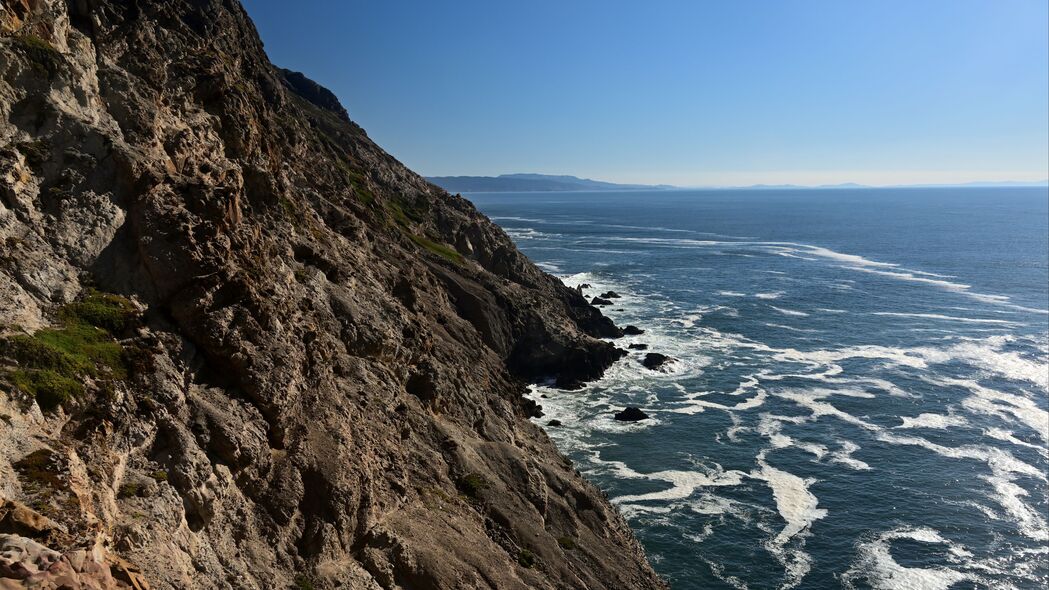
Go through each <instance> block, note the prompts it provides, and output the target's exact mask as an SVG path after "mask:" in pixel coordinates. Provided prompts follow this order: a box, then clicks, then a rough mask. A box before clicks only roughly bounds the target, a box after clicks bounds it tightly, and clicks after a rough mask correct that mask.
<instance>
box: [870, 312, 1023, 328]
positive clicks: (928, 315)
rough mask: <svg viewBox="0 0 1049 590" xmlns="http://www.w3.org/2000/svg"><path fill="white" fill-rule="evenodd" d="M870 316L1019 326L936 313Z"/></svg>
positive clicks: (897, 313) (1014, 323)
mask: <svg viewBox="0 0 1049 590" xmlns="http://www.w3.org/2000/svg"><path fill="white" fill-rule="evenodd" d="M871 315H879V316H889V317H894V318H921V319H928V320H944V321H951V322H964V323H967V324H1001V325H1005V326H1016V325H1019V324H1017V323H1016V322H1010V321H1008V320H995V319H984V318H963V317H957V316H950V315H942V314H938V313H900V312H895V311H875V312H873V313H872V314H871Z"/></svg>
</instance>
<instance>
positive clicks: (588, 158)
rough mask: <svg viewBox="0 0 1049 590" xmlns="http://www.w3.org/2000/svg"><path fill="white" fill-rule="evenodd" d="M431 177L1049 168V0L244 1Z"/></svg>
mask: <svg viewBox="0 0 1049 590" xmlns="http://www.w3.org/2000/svg"><path fill="white" fill-rule="evenodd" d="M244 4H245V6H246V8H247V10H248V12H249V13H250V14H251V16H252V17H253V18H254V19H255V23H256V25H257V27H258V29H259V32H260V34H261V35H262V39H263V41H264V43H265V45H266V50H267V52H268V53H269V56H270V59H271V60H272V61H273V62H274V63H276V64H277V65H280V66H282V67H286V68H290V69H294V70H299V71H302V72H304V73H305V74H306V75H307V76H309V77H311V78H313V79H314V80H316V81H318V82H319V83H321V84H323V85H324V86H327V87H328V88H330V89H331V90H332V91H333V92H335V94H337V95H338V96H339V98H340V99H341V100H342V102H343V104H344V105H345V106H346V108H347V110H348V111H349V112H350V116H351V118H353V119H354V120H355V121H357V122H358V123H359V124H361V126H363V127H364V128H365V129H366V130H367V131H368V133H369V135H371V137H372V138H374V139H375V140H376V141H377V142H378V143H379V144H380V145H382V146H383V147H384V148H386V149H387V150H388V151H389V152H391V153H392V154H393V155H394V156H396V157H397V158H399V159H400V160H401V161H403V162H404V163H405V164H407V165H408V166H409V167H411V168H413V169H414V170H416V171H417V172H420V173H422V174H426V175H460V174H463V175H495V174H501V173H508V172H542V173H550V174H574V175H577V176H584V177H590V178H598V179H602V180H611V181H620V182H651V183H670V184H677V185H684V186H697V185H741V184H744V185H745V184H754V183H797V184H821V183H837V182H848V181H854V182H860V183H866V184H898V183H922V182H965V181H973V180H1004V179H1013V180H1041V179H1045V178H1047V177H1049V2H1046V0H876V1H859V0H731V1H730V0H707V1H699V0H673V1H670V0H668V1H658V0H651V1H646V2H620V1H614V0H593V1H590V0H532V1H528V2H499V1H492V0H487V1H479V0H455V1H448V2H434V1H422V0H419V1H415V0H413V1H400V0H369V1H363V0H352V1H341V0H340V1H336V0H329V1H320V0H309V1H304V2H294V3H290V2H287V0H279V1H278V0H244Z"/></svg>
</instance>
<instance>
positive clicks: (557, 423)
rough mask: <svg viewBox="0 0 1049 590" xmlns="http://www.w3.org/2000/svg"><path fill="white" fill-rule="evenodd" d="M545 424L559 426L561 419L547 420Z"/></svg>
mask: <svg viewBox="0 0 1049 590" xmlns="http://www.w3.org/2000/svg"><path fill="white" fill-rule="evenodd" d="M546 425H547V426H560V425H561V421H560V420H551V421H549V422H547V423H546Z"/></svg>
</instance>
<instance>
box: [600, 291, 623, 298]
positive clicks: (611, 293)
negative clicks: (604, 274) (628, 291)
mask: <svg viewBox="0 0 1049 590" xmlns="http://www.w3.org/2000/svg"><path fill="white" fill-rule="evenodd" d="M600 296H601V297H602V298H604V299H619V298H620V297H622V296H621V295H620V294H619V293H616V292H615V291H605V292H604V293H602V294H601V295H600Z"/></svg>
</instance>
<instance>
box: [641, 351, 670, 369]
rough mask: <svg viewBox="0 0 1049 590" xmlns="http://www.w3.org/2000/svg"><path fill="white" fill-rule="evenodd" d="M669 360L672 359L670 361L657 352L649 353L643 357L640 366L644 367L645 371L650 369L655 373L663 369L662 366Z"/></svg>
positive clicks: (667, 357)
mask: <svg viewBox="0 0 1049 590" xmlns="http://www.w3.org/2000/svg"><path fill="white" fill-rule="evenodd" d="M671 360H673V359H671V358H670V357H669V356H667V355H665V354H661V353H658V352H650V353H648V354H646V355H645V358H644V359H643V360H642V361H641V364H642V365H644V366H645V368H646V369H652V370H653V371H655V370H658V369H661V368H663V366H664V365H666V364H667V363H668V362H670V361H671Z"/></svg>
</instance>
